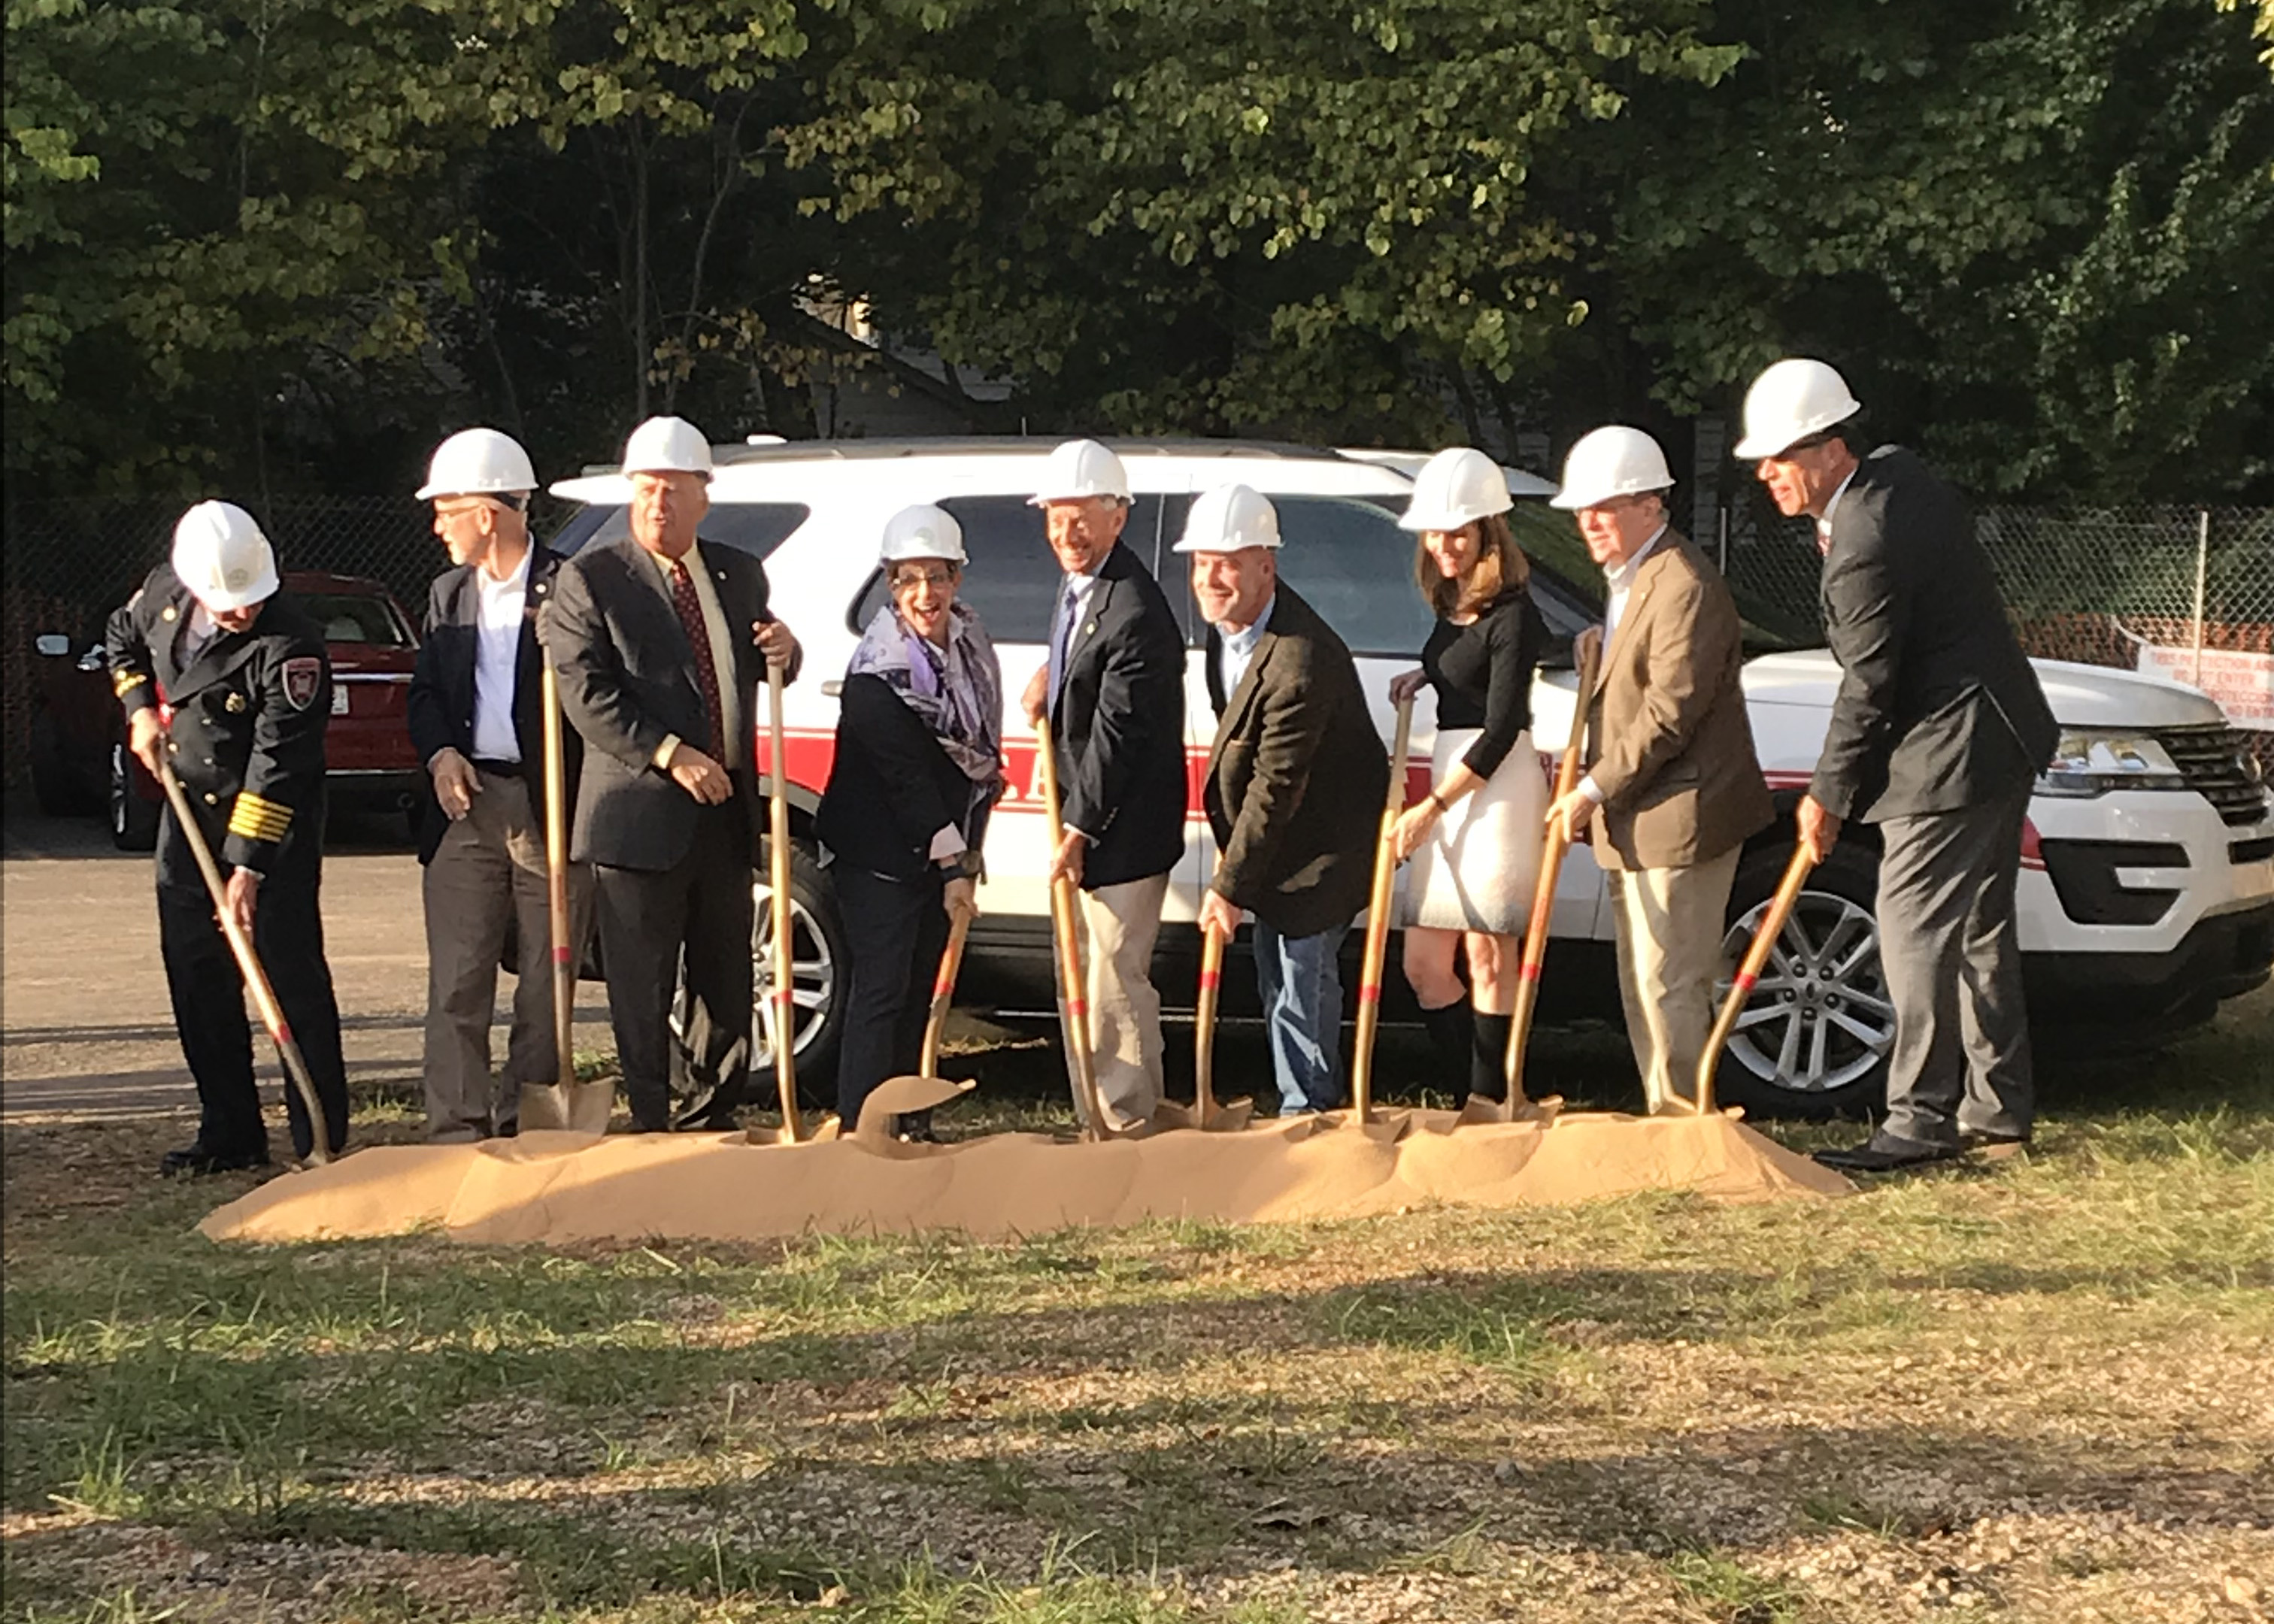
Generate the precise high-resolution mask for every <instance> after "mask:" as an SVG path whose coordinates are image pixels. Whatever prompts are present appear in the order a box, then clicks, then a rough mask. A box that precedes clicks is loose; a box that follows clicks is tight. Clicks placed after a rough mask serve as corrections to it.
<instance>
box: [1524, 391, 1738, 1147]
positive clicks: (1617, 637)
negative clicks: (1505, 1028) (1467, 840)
mask: <svg viewBox="0 0 2274 1624" xmlns="http://www.w3.org/2000/svg"><path fill="white" fill-rule="evenodd" d="M1673 484H1674V477H1673V476H1672V475H1671V474H1669V473H1668V471H1667V468H1666V456H1665V454H1664V453H1663V452H1661V451H1660V449H1659V447H1658V443H1657V442H1656V441H1655V440H1652V439H1651V437H1650V436H1649V435H1647V434H1645V433H1644V432H1641V431H1640V430H1639V429H1630V428H1616V427H1613V428H1600V429H1597V430H1596V431H1595V432H1593V433H1592V434H1589V435H1587V436H1586V437H1585V439H1583V440H1580V441H1579V443H1578V444H1577V445H1576V446H1574V447H1571V455H1570V457H1569V458H1568V459H1566V461H1565V462H1564V464H1563V488H1562V490H1561V491H1560V492H1557V493H1556V495H1555V500H1554V505H1555V507H1558V508H1566V509H1569V510H1570V511H1572V512H1574V513H1575V514H1576V515H1577V518H1578V523H1579V533H1580V535H1581V536H1582V537H1584V538H1585V540H1586V544H1587V552H1588V554H1589V555H1590V556H1591V557H1593V559H1594V560H1595V561H1596V562H1597V563H1598V564H1600V565H1601V566H1602V567H1603V578H1604V581H1605V583H1606V584H1607V586H1608V593H1607V603H1606V607H1605V613H1604V617H1603V631H1602V640H1603V645H1604V658H1603V660H1602V663H1601V666H1600V671H1599V672H1598V673H1597V676H1596V679H1595V688H1594V691H1593V693H1592V694H1591V695H1589V696H1588V701H1587V728H1588V734H1589V738H1588V744H1587V751H1586V760H1587V763H1588V766H1587V776H1586V777H1585V778H1583V779H1582V780H1581V781H1580V783H1579V786H1578V787H1577V788H1576V789H1574V790H1573V791H1572V792H1571V793H1570V794H1568V795H1565V796H1563V797H1562V798H1561V799H1559V800H1558V801H1556V802H1555V805H1554V806H1552V807H1550V808H1548V812H1547V816H1548V821H1549V822H1550V823H1554V822H1555V820H1556V819H1558V818H1561V819H1562V820H1563V823H1564V827H1565V830H1566V832H1567V833H1569V834H1570V835H1571V836H1573V837H1574V838H1576V837H1577V833H1578V831H1579V830H1580V829H1581V828H1582V827H1583V826H1584V825H1585V823H1587V822H1588V820H1589V818H1590V817H1591V816H1593V821H1594V825H1595V833H1594V850H1595V861H1597V862H1598V863H1600V864H1601V865H1602V868H1603V870H1604V873H1605V876H1606V877H1607V878H1608V882H1609V884H1610V894H1611V899H1612V903H1613V905H1614V906H1615V909H1616V918H1617V926H1618V944H1619V994H1620V996H1621V998H1622V999H1623V1001H1624V1003H1625V1004H1626V1011H1627V1037H1628V1040H1629V1041H1630V1042H1631V1043H1632V1044H1633V1045H1634V1054H1635V1064H1636V1067H1637V1068H1638V1070H1639V1071H1641V1072H1642V1084H1643V1096H1644V1098H1645V1100H1646V1101H1648V1103H1649V1107H1650V1110H1651V1113H1652V1114H1653V1116H1655V1115H1657V1114H1658V1113H1660V1112H1661V1111H1665V1110H1667V1109H1671V1107H1672V1102H1674V1101H1677V1100H1686V1099H1688V1098H1689V1097H1690V1094H1691V1092H1692V1090H1693V1088H1694V1086H1695V1084H1694V1079H1695V1078H1696V1076H1697V1072H1698V1058H1699V1056H1701V1054H1702V1053H1703V1052H1704V1050H1705V1047H1706V1034H1707V1033H1708V1032H1709V1031H1710V1030H1711V1029H1712V1027H1713V981H1714V977H1715V975H1716V974H1717V973H1718V971H1719V969H1720V966H1721V936H1722V931H1723V926H1724V920H1725V916H1726V914H1727V913H1728V906H1729V884H1730V882H1731V881H1732V880H1733V879H1734V878H1735V877H1736V872H1737V856H1738V853H1740V851H1742V850H1743V846H1744V843H1745V839H1746V837H1748V836H1749V835H1751V834H1754V833H1755V832H1757V831H1759V830H1760V829H1762V828H1764V827H1766V825H1767V823H1768V822H1769V820H1770V818H1771V817H1772V816H1773V810H1774V809H1773V807H1772V805H1771V803H1770V801H1769V793H1768V786H1767V785H1766V784H1765V783H1764V782H1763V781H1762V778H1761V769H1760V763H1759V761H1758V758H1757V757H1756V756H1754V753H1753V732H1752V725H1751V723H1750V722H1749V721H1747V719H1746V718H1745V696H1744V693H1743V689H1742V688H1740V687H1739V684H1738V674H1739V671H1740V668H1741V667H1742V665H1743V648H1742V646H1741V643H1740V637H1739V622H1738V618H1737V606H1736V602H1735V601H1734V600H1733V599H1732V598H1730V596H1729V589H1728V586H1726V585H1725V584H1723V583H1722V581H1721V576H1720V575H1716V574H1715V573H1714V572H1713V569H1712V568H1711V567H1710V566H1709V565H1707V563H1706V560H1705V558H1704V556H1703V555H1701V554H1700V553H1698V549H1697V548H1695V547H1693V546H1691V545H1690V543H1689V541H1688V540H1687V539H1686V538H1683V535H1682V534H1681V533H1680V532H1679V531H1677V530H1673V529H1672V528H1670V527H1669V526H1668V523H1667V516H1666V492H1667V490H1668V487H1670V486H1671V485H1673ZM1598 808H1600V816H1597V815H1596V814H1597V809H1598Z"/></svg>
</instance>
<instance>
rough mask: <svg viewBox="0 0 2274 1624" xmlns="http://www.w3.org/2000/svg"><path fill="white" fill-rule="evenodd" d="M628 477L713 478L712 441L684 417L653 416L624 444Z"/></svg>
mask: <svg viewBox="0 0 2274 1624" xmlns="http://www.w3.org/2000/svg"><path fill="white" fill-rule="evenodd" d="M624 472H625V473H627V474H700V475H702V476H703V477H704V478H705V479H708V478H709V477H711V442H710V441H709V440H705V439H704V437H703V431H702V430H701V429H698V428H697V427H696V426H695V425H693V424H691V423H689V421H688V420H687V419H686V418H684V417H650V418H649V419H648V420H647V421H646V422H645V423H643V424H641V425H639V427H637V428H636V429H634V430H633V431H632V437H631V438H630V439H629V440H626V441H624Z"/></svg>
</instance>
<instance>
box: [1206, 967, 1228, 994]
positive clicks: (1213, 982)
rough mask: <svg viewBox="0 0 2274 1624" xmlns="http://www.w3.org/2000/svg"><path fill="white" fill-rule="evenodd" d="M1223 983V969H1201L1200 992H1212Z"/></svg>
mask: <svg viewBox="0 0 2274 1624" xmlns="http://www.w3.org/2000/svg"><path fill="white" fill-rule="evenodd" d="M1223 984H1224V972H1223V971H1221V970H1203V971H1201V991H1202V992H1214V991H1215V990H1216V989H1217V988H1218V987H1220V986H1222V985H1223Z"/></svg>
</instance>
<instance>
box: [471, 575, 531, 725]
mask: <svg viewBox="0 0 2274 1624" xmlns="http://www.w3.org/2000/svg"><path fill="white" fill-rule="evenodd" d="M530 557H531V549H530V548H528V547H523V549H522V553H521V562H520V563H519V564H518V565H516V566H515V568H514V572H513V574H511V575H508V576H507V577H506V578H505V579H504V580H502V581H500V580H499V579H497V577H495V576H494V575H491V574H490V572H489V571H488V570H486V569H481V568H477V569H476V570H475V571H474V583H475V598H476V603H477V609H476V621H475V626H476V631H477V635H476V638H475V643H474V759H475V760H477V761H495V762H517V761H519V760H520V759H521V735H520V734H519V733H516V732H515V731H514V726H513V696H514V688H515V685H516V680H517V679H518V676H519V673H520V665H521V627H522V611H523V607H524V605H526V604H527V603H528V600H529V560H530Z"/></svg>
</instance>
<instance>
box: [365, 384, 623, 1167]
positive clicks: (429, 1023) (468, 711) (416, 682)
mask: <svg viewBox="0 0 2274 1624" xmlns="http://www.w3.org/2000/svg"><path fill="white" fill-rule="evenodd" d="M536 488H537V474H536V471H535V470H534V469H532V468H531V465H530V461H529V454H528V453H527V452H526V451H524V450H523V449H522V447H520V446H519V445H518V444H516V442H515V441H514V440H511V439H509V438H508V437H507V436H506V435H504V434H501V433H499V432H497V431H496V430H495V429H485V428H476V429H465V430H463V431H461V432H458V433H456V434H453V435H451V436H450V438H449V439H448V440H444V441H443V442H442V443H441V445H440V446H439V447H436V449H435V452H434V457H433V462H432V463H431V464H430V465H429V467H428V470H427V477H426V483H425V485H424V486H422V487H421V488H420V489H419V492H418V499H419V500H421V501H431V502H433V504H434V534H435V535H436V536H438V537H440V538H441V542H442V545H443V546H444V547H446V548H448V551H449V554H450V561H451V563H452V565H453V566H455V568H450V569H447V570H445V571H443V572H442V574H440V575H437V576H436V577H435V578H434V584H433V590H432V592H431V593H430V594H429V596H428V598H427V606H426V636H425V642H424V643H421V644H420V645H419V649H418V667H417V669H416V670H415V671H414V672H413V673H412V674H411V678H410V696H409V702H408V707H407V708H408V711H409V721H410V741H411V744H412V746H413V747H414V748H416V749H417V750H418V759H419V761H420V763H422V764H423V765H424V766H425V769H426V773H427V778H428V781H429V789H430V793H429V794H428V796H427V799H426V802H425V808H423V816H421V819H420V823H419V831H418V861H419V862H420V863H421V864H422V865H423V866H424V868H425V876H424V877H423V880H422V884H421V889H422V891H423V892H424V894H425V914H426V1037H425V1073H426V1132H427V1136H428V1137H429V1138H430V1139H436V1140H439V1141H443V1142H451V1141H463V1140H466V1139H486V1138H488V1137H489V1136H490V1135H492V1134H511V1133H514V1132H516V1131H517V1129H518V1126H519V1118H520V1100H521V1086H522V1085H523V1083H549V1082H551V1081H553V1079H554V1078H555V1077H557V1076H558V1075H559V1062H558V1059H557V1056H556V1054H555V1051H554V1042H553V1033H554V1026H553V974H552V947H553V915H552V909H551V906H550V894H549V891H548V887H547V883H546V853H545V817H546V805H545V718H544V676H543V673H544V656H543V654H542V653H541V652H540V651H539V650H538V643H537V617H538V610H539V608H540V607H542V605H544V603H545V600H546V597H547V596H548V595H550V593H551V592H552V590H553V574H554V571H555V570H556V569H558V568H559V567H560V563H561V560H560V557H559V555H558V554H556V553H553V552H552V551H550V550H549V549H547V548H546V547H544V546H541V545H538V543H537V542H536V541H535V540H533V539H532V538H531V536H530V533H529V515H528V505H529V498H530V495H531V492H534V491H535V490H536ZM562 731H563V733H564V734H566V735H567V736H566V737H564V739H563V745H564V751H563V755H564V771H565V777H566V781H567V784H568V786H569V793H570V794H571V795H573V794H575V793H576V757H577V756H578V754H580V752H578V751H577V750H576V746H575V743H574V735H573V734H567V730H566V729H563V730H562ZM590 907H591V875H590V873H589V872H588V871H587V870H585V869H584V868H583V867H582V866H577V867H574V868H571V870H570V872H569V920H570V931H571V942H572V948H571V951H572V954H573V955H574V956H575V957H576V958H577V959H581V958H582V957H583V951H582V950H583V944H584V925H585V922H586V921H587V920H588V919H589V918H590ZM508 930H510V931H511V932H513V934H514V936H515V937H516V944H517V947H516V958H515V974H516V984H515V987H514V996H513V1026H512V1033H511V1035H510V1037H509V1038H508V1041H507V1044H506V1061H505V1070H504V1072H503V1073H502V1075H501V1076H498V1077H496V1078H494V1079H493V1077H492V1075H491V1072H490V1011H491V1007H492V1005H493V1003H494V1002H495V1000H496V997H497V973H498V960H499V957H500V955H501V952H502V951H503V950H504V946H505V943H506V939H507V934H508Z"/></svg>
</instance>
